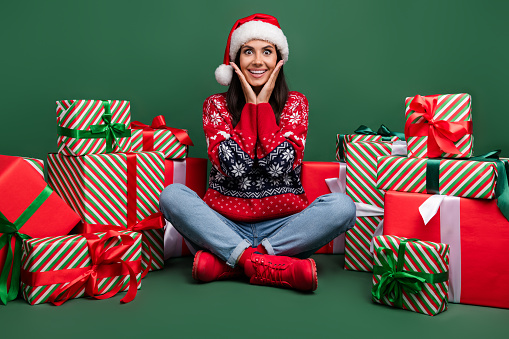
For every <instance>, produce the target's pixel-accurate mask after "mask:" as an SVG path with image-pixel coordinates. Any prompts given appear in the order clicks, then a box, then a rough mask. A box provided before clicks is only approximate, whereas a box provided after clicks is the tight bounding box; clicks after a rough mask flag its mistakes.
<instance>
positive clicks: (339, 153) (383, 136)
mask: <svg viewBox="0 0 509 339" xmlns="http://www.w3.org/2000/svg"><path fill="white" fill-rule="evenodd" d="M396 140H405V137H404V135H403V133H399V132H392V131H391V130H389V129H388V128H387V127H385V125H381V126H380V128H378V131H377V132H374V131H373V130H372V129H371V128H369V127H367V126H364V125H361V126H359V128H357V129H356V130H355V131H354V132H353V133H352V134H338V135H337V136H336V160H338V161H346V160H347V159H346V150H347V147H348V144H349V143H351V142H360V141H396Z"/></svg>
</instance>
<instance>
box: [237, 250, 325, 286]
mask: <svg viewBox="0 0 509 339" xmlns="http://www.w3.org/2000/svg"><path fill="white" fill-rule="evenodd" d="M244 273H245V274H246V275H247V276H248V277H250V280H249V282H250V283H251V284H256V285H269V286H278V287H287V288H294V289H296V290H300V291H314V290H316V287H317V285H318V278H317V275H316V264H315V261H314V260H313V259H296V258H291V257H284V256H277V255H267V254H258V253H253V254H252V255H251V258H250V259H249V260H247V261H246V263H245V265H244Z"/></svg>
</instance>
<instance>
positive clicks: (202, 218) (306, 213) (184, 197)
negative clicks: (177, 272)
mask: <svg viewBox="0 0 509 339" xmlns="http://www.w3.org/2000/svg"><path fill="white" fill-rule="evenodd" d="M159 208H160V210H161V212H162V213H163V214H164V217H165V218H166V219H167V220H168V221H169V222H171V223H172V225H173V226H174V227H175V229H176V230H177V231H179V233H180V234H181V235H182V236H183V237H184V238H185V239H186V240H187V241H189V242H190V243H191V245H192V246H193V247H194V249H196V250H199V249H206V250H209V251H210V252H212V253H214V254H215V255H217V256H218V257H219V258H221V259H222V260H224V261H226V263H227V264H228V265H230V266H231V267H234V266H235V263H236V262H237V259H238V257H239V256H240V255H241V254H242V252H243V251H244V250H245V249H246V248H248V247H250V246H251V247H256V246H258V245H259V244H262V245H263V247H264V248H265V250H266V251H267V253H268V254H271V255H286V256H292V257H297V258H307V257H309V256H311V255H312V254H313V253H314V252H316V251H317V250H318V249H319V248H321V247H322V246H324V245H326V244H327V243H329V242H330V241H331V240H333V239H334V238H336V237H337V236H338V235H340V234H341V233H344V232H346V231H347V230H349V229H350V228H352V227H353V226H354V224H355V204H354V203H353V201H352V199H350V198H349V197H347V196H346V195H345V194H342V193H331V194H326V195H322V196H321V197H318V198H317V199H316V200H315V201H314V202H313V203H312V204H311V205H309V206H308V207H307V208H306V209H304V210H303V211H301V212H299V213H296V214H294V215H290V216H287V217H284V218H277V219H272V220H264V221H260V222H254V223H249V222H239V221H233V220H229V219H227V218H225V217H224V216H222V215H221V214H219V213H217V212H216V211H214V210H213V209H211V208H210V207H209V206H208V205H207V204H206V203H205V202H204V201H203V200H202V199H201V198H200V197H199V196H198V195H197V194H196V193H195V192H194V191H192V190H191V189H189V188H188V187H186V186H184V185H182V184H172V185H170V186H168V187H166V188H165V189H164V190H163V192H162V193H161V197H160V199H159Z"/></svg>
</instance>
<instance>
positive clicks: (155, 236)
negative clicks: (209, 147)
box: [48, 152, 165, 270]
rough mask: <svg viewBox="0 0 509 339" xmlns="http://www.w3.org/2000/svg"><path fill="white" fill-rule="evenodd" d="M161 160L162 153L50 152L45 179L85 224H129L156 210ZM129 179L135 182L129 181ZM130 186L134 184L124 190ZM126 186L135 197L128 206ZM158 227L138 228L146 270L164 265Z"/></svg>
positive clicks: (127, 226) (124, 225)
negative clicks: (144, 237)
mask: <svg viewBox="0 0 509 339" xmlns="http://www.w3.org/2000/svg"><path fill="white" fill-rule="evenodd" d="M132 160H134V161H132ZM133 163H135V164H134V166H133ZM164 164H165V161H164V156H163V154H162V153H161V152H136V153H108V154H90V155H85V156H80V157H69V156H65V155H62V154H51V153H50V154H48V179H49V183H50V185H51V186H52V187H53V188H54V189H55V191H56V192H57V193H58V194H59V195H60V196H61V197H62V198H63V199H64V200H65V201H66V202H67V203H68V204H69V205H70V206H71V207H72V208H73V209H74V210H75V211H76V212H78V214H79V215H81V217H82V218H83V220H84V221H85V222H86V223H87V224H88V225H114V226H121V227H124V228H126V229H129V227H130V226H133V225H134V224H136V223H137V222H142V221H143V220H145V219H147V218H148V217H150V216H153V215H154V214H156V213H158V212H159V196H160V195H161V192H162V190H163V185H164V179H165V178H164V175H165V168H164ZM128 168H130V169H129V170H128ZM130 171H132V172H130ZM128 178H133V179H134V181H133V182H128V181H129V180H128ZM131 185H133V186H135V189H133V190H128V186H131ZM128 191H129V192H130V193H129V194H133V195H135V196H131V199H132V200H131V201H133V202H134V201H135V203H134V204H133V205H132V206H128ZM133 198H134V199H133ZM128 219H129V220H130V221H128ZM162 227H164V224H163V225H162V226H161V227H160V228H161V229H159V230H158V229H149V230H141V231H140V232H141V233H142V234H143V235H145V236H146V239H147V240H149V242H148V243H147V241H144V244H143V251H142V266H143V268H144V269H145V267H147V266H148V265H149V262H151V263H152V264H151V267H150V270H156V269H161V268H163V266H164V259H163V248H162V246H163V240H162V233H163V230H162ZM87 229H88V231H87V232H90V231H91V232H95V231H99V230H104V229H103V228H100V227H99V228H94V226H90V227H88V228H87ZM149 245H150V246H149ZM149 247H150V249H149ZM150 257H152V260H150Z"/></svg>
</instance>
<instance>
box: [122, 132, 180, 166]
mask: <svg viewBox="0 0 509 339" xmlns="http://www.w3.org/2000/svg"><path fill="white" fill-rule="evenodd" d="M143 132H144V131H143V130H141V129H132V132H131V134H132V138H131V143H132V148H131V150H132V151H133V152H140V151H147V150H146V149H144V148H143ZM150 133H151V135H152V137H153V139H154V149H153V150H154V151H159V152H163V154H164V157H165V158H166V159H185V158H186V157H187V153H188V146H186V145H183V144H182V143H180V141H179V140H178V139H177V138H176V137H175V135H173V133H172V132H171V131H168V130H155V131H151V132H150Z"/></svg>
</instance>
